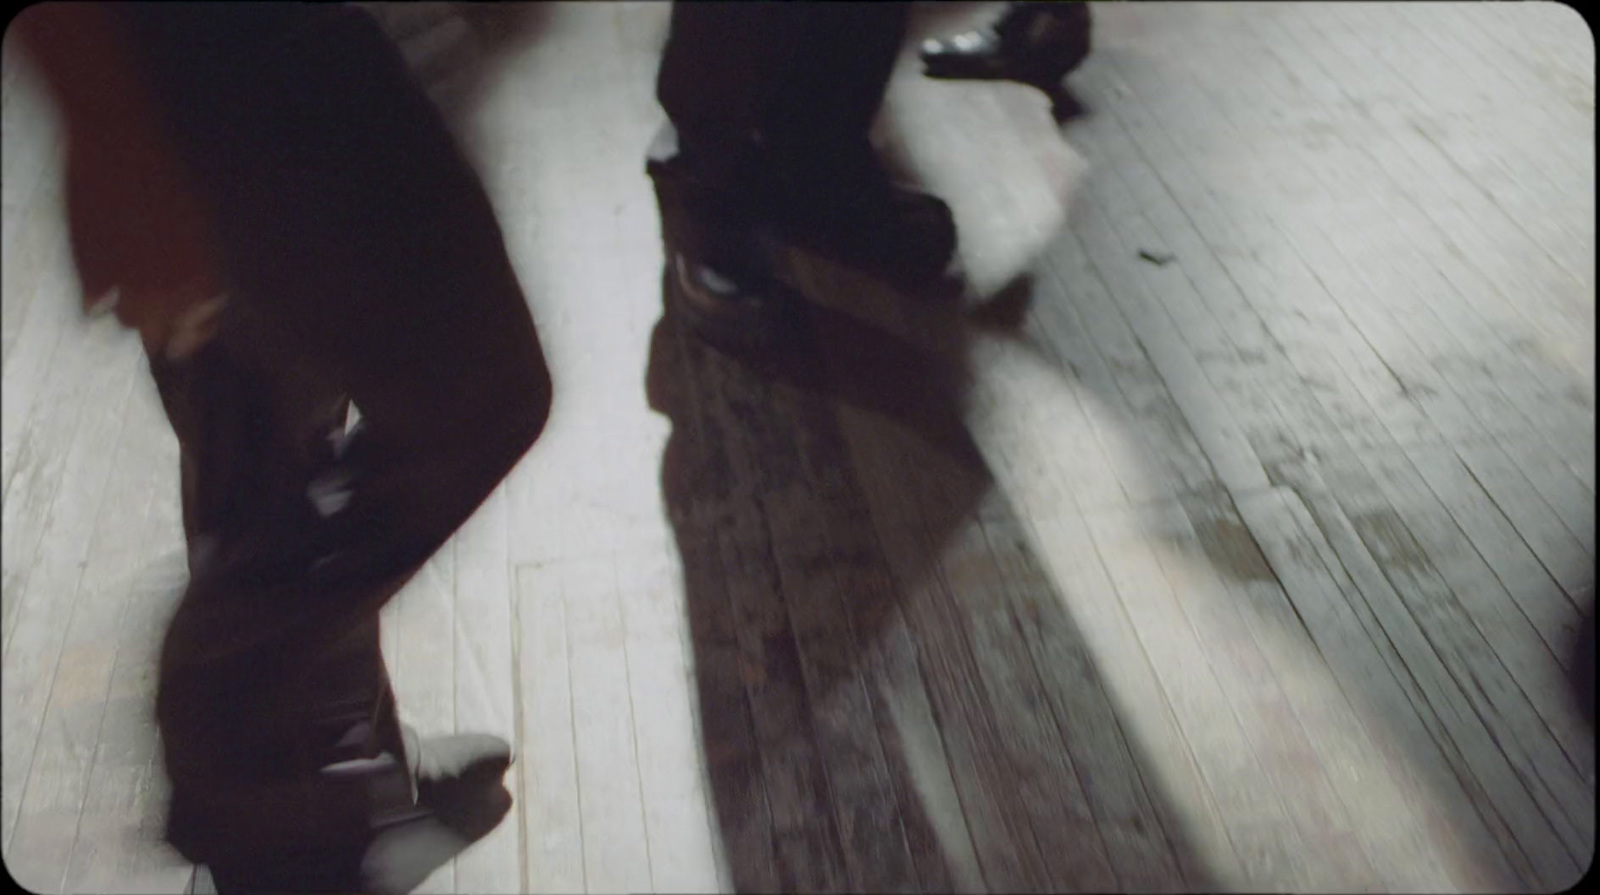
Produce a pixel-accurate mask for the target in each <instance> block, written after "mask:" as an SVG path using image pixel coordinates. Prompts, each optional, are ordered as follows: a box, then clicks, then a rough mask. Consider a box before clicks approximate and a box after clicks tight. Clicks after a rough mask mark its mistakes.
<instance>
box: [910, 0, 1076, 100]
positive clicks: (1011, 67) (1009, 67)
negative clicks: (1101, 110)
mask: <svg viewBox="0 0 1600 895" xmlns="http://www.w3.org/2000/svg"><path fill="white" fill-rule="evenodd" d="M1090 30H1091V29H1090V15H1089V4H1087V3H1082V2H1072V3H1012V4H1010V5H1009V6H1008V7H1007V9H1006V11H1005V13H1004V14H1003V15H1002V16H1001V17H1000V19H999V21H997V22H996V23H995V24H994V26H993V27H991V28H987V29H978V30H974V31H966V32H963V33H961V34H956V35H952V36H950V37H944V38H935V39H932V40H928V41H925V42H924V43H923V44H922V52H921V55H922V62H923V65H924V69H923V73H924V74H925V75H927V76H928V77H930V78H944V79H949V80H991V81H1016V82H1017V83H1020V84H1026V85H1028V86H1030V87H1034V88H1036V89H1038V90H1040V91H1042V92H1043V93H1044V94H1045V95H1046V96H1048V97H1049V98H1050V100H1051V102H1052V103H1054V104H1055V106H1056V110H1057V114H1058V117H1059V116H1060V113H1061V110H1062V106H1063V104H1064V103H1069V102H1071V98H1070V96H1069V95H1067V94H1065V93H1064V91H1063V89H1062V86H1061V79H1062V78H1065V77H1066V76H1067V74H1068V73H1069V72H1071V71H1072V70H1073V69H1075V68H1077V67H1078V66H1079V65H1080V64H1081V63H1082V62H1083V60H1084V58H1085V57H1087V56H1088V55H1089V46H1090V40H1089V34H1090Z"/></svg>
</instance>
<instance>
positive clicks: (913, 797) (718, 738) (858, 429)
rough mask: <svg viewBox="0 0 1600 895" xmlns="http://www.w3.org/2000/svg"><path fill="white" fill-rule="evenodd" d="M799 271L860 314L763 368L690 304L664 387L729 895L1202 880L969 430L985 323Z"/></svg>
mask: <svg viewBox="0 0 1600 895" xmlns="http://www.w3.org/2000/svg"><path fill="white" fill-rule="evenodd" d="M801 266H802V267H806V265H804V264H802V265H801ZM797 275H798V277H799V278H800V279H801V280H803V281H804V282H805V283H806V285H807V287H808V289H807V291H808V293H809V294H811V295H813V296H823V297H825V298H824V300H825V301H827V302H841V303H843V304H844V305H845V306H847V307H848V308H849V310H848V311H846V310H841V309H839V308H837V307H827V306H824V305H823V304H821V303H817V304H813V305H812V307H810V309H809V315H808V317H809V319H808V324H807V325H806V326H805V328H804V330H803V331H801V332H798V333H796V334H795V339H794V340H793V342H792V343H791V344H790V345H789V346H787V347H786V348H785V349H783V350H778V351H771V352H766V353H760V354H751V355H748V356H744V357H730V356H726V355H723V354H719V353H717V352H715V351H713V350H710V349H708V348H706V347H704V346H703V345H702V344H700V343H699V341H698V340H697V339H695V337H693V336H692V335H690V334H689V333H688V332H687V330H686V329H685V328H684V327H682V326H681V325H680V323H679V321H678V320H677V319H676V317H675V316H674V315H673V314H672V313H670V311H669V312H668V313H667V314H666V315H665V316H664V317H663V318H662V320H661V321H660V322H659V323H658V325H657V327H656V329H655V332H654V334H653V338H652V343H651V356H650V366H649V371H648V374H647V389H648V393H649V398H650V402H651V405H652V407H654V408H655V409H656V410H657V411H659V412H661V413H663V414H665V415H666V416H667V417H668V418H669V419H670V420H671V422H672V434H671V437H670V440H669V441H668V444H667V448H666V452H665V455H664V458H663V463H662V473H661V484H662V489H663V492H664V496H665V500H666V504H667V507H668V512H669V515H670V518H671V522H672V526H673V530H674V535H675V537H676V540H677V544H678V548H679V551H680V553H681V555H682V559H683V568H684V576H685V581H684V584H685V591H686V598H687V604H688V609H687V611H688V614H689V620H690V626H691V632H692V640H693V646H694V660H695V668H696V680H697V688H698V696H699V708H700V712H699V714H700V720H701V734H702V738H703V744H704V749H705V757H706V763H707V768H708V773H709V782H710V785H711V787H712V791H713V797H714V804H715V814H716V817H717V824H718V827H719V830H720V832H721V836H722V845H723V851H724V855H725V857H726V860H727V864H728V867H729V869H730V871H731V874H732V879H731V881H730V882H731V883H732V885H733V887H734V888H735V889H736V890H738V891H747V890H755V891H776V890H783V891H836V890H844V889H851V890H857V891H862V890H865V891H954V890H962V891H970V890H980V889H997V890H998V889H1008V890H1026V891H1045V890H1049V891H1057V890H1068V891H1073V890H1077V891H1081V890H1110V889H1114V888H1127V887H1138V888H1161V889H1167V890H1172V889H1195V888H1198V889H1205V888H1207V887H1208V882H1209V875H1208V874H1207V872H1206V870H1205V868H1204V866H1203V863H1202V862H1201V861H1200V860H1199V859H1198V857H1197V855H1196V854H1195V851H1194V849H1193V848H1191V847H1190V846H1189V844H1188V841H1187V836H1186V834H1185V831H1184V830H1182V829H1181V827H1180V825H1179V824H1178V823H1176V822H1175V820H1174V816H1175V815H1174V814H1173V812H1172V811H1171V810H1170V807H1169V806H1168V805H1167V804H1166V800H1165V799H1164V798H1163V796H1162V794H1161V793H1160V792H1159V791H1158V790H1157V789H1156V787H1155V786H1154V785H1153V783H1152V781H1150V780H1148V779H1146V777H1147V775H1146V773H1145V770H1144V769H1146V768H1148V767H1149V764H1148V762H1147V761H1145V760H1143V758H1142V756H1141V749H1140V747H1139V744H1138V743H1137V742H1134V741H1132V740H1131V739H1130V738H1129V737H1128V736H1127V735H1126V734H1125V733H1124V731H1123V725H1121V723H1120V722H1119V721H1118V718H1117V711H1116V709H1115V707H1114V706H1113V705H1112V704H1111V702H1110V700H1109V699H1108V698H1107V697H1106V695H1105V693H1104V691H1103V689H1102V688H1101V686H1100V683H1099V681H1098V679H1097V677H1096V674H1095V670H1094V665H1093V662H1092V660H1091V659H1090V658H1089V652H1088V650H1087V648H1086V646H1085V644H1084V642H1083V638H1082V635H1081V634H1080V633H1079V632H1078V630H1077V628H1076V626H1075V625H1074V624H1073V622H1072V620H1071V619H1070V618H1069V617H1068V616H1067V614H1066V612H1065V611H1064V609H1063V605H1062V601H1061V599H1060V597H1059V596H1058V595H1057V594H1056V593H1055V591H1054V586H1053V585H1052V584H1051V582H1050V579H1049V577H1048V576H1047V575H1046V574H1045V573H1044V572H1043V570H1042V568H1041V567H1040V564H1039V563H1038V561H1037V560H1036V559H1035V558H1034V557H1033V555H1032V553H1031V551H1030V549H1029V547H1028V541H1027V538H1026V537H1025V536H1024V535H1023V534H1022V527H1021V525H1020V523H1018V521H1017V520H1016V518H1015V516H1014V514H1013V513H1012V511H1011V509H1010V507H1009V505H1008V504H1007V503H1006V501H1005V499H1004V497H1003V496H1002V495H1001V494H999V492H997V491H996V490H995V489H994V488H993V480H992V478H991V477H990V474H989V471H988V469H987V468H986V466H985V465H984V462H983V460H982V458H981V456H980V455H979V453H978V451H977V449H976V448H975V446H974V444H973V442H972V441H971V439H970V437H969V436H968V434H967V431H966V428H965V426H964V424H963V420H962V402H963V396H964V391H965V383H966V381H967V372H966V367H965V358H964V353H963V352H962V351H961V349H960V345H961V343H962V342H963V334H962V331H961V329H962V327H964V326H965V325H966V323H965V322H964V320H963V319H962V318H961V316H960V315H959V313H958V312H956V311H955V310H954V309H927V308H923V309H920V310H908V309H907V308H906V306H905V305H904V303H903V302H899V301H898V299H897V298H896V297H894V296H892V295H889V294H887V293H884V292H883V291H882V290H875V289H874V287H871V286H870V285H866V284H863V283H861V282H860V281H853V280H851V279H849V278H847V277H844V276H842V275H838V274H836V273H831V272H830V271H829V270H828V269H827V268H826V267H825V266H821V265H810V266H809V267H806V269H803V270H800V271H798V273H797ZM867 316H872V317H874V319H872V320H870V321H869V320H868V319H865V318H866V317H867Z"/></svg>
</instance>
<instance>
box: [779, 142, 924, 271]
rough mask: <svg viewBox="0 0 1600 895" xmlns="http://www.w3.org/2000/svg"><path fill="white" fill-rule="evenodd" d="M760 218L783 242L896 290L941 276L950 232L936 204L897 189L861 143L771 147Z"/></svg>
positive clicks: (898, 185) (911, 190)
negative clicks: (893, 285)
mask: <svg viewBox="0 0 1600 895" xmlns="http://www.w3.org/2000/svg"><path fill="white" fill-rule="evenodd" d="M770 157H771V159H772V161H771V163H770V164H769V166H768V167H767V169H766V170H765V172H764V173H765V175H766V180H764V181H763V183H762V185H761V190H762V192H761V201H762V206H761V207H762V210H763V212H764V215H765V216H766V218H767V219H769V220H770V221H771V222H772V225H773V227H774V229H775V230H776V231H777V233H778V235H779V237H780V238H781V239H783V240H784V241H785V242H788V243H790V244H792V245H795V246H798V247H800V248H804V249H807V250H810V251H813V252H816V253H817V254H819V255H822V256H824V257H826V258H829V259H831V260H833V261H836V262H838V263H840V264H843V265H845V266H847V267H852V268H855V269H857V270H860V271H864V272H866V273H871V274H876V275H879V276H883V277H885V278H887V279H889V280H891V281H892V282H895V283H899V284H902V285H914V286H922V285H926V284H927V283H929V282H931V281H932V280H934V279H936V278H938V277H939V276H940V275H942V274H943V273H944V272H945V271H946V270H947V269H948V268H949V266H950V260H951V258H952V257H953V256H954V254H955V248H956V226H955V217H954V216H953V215H952V214H951V213H950V207H949V206H948V205H946V204H945V203H944V201H943V200H942V199H940V198H939V197H937V196H934V195H931V194H929V193H925V192H923V191H921V190H918V189H916V188H914V187H910V186H907V185H905V184H902V183H897V182H895V181H894V179H893V178H892V177H891V176H890V175H889V173H888V172H887V171H886V170H885V169H884V167H883V165H882V164H881V163H880V162H879V161H878V157H877V153H876V152H875V151H874V150H873V148H872V146H871V144H869V143H868V142H867V141H866V140H865V139H863V140H861V141H860V142H859V143H855V144H852V145H847V146H811V147H807V148H805V149H803V150H802V149H799V148H789V147H782V146H778V147H773V149H772V150H771V156H770Z"/></svg>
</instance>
